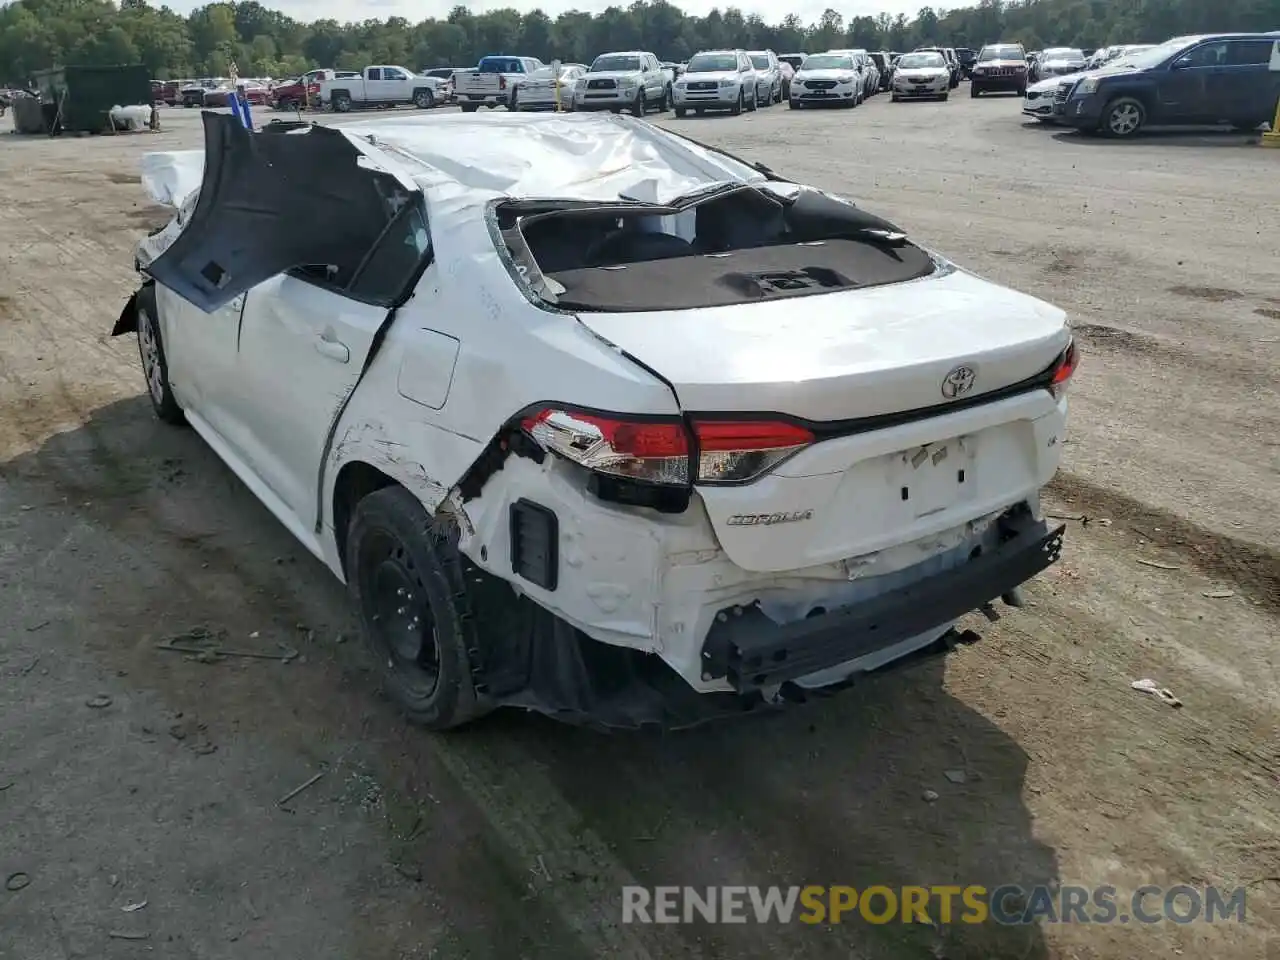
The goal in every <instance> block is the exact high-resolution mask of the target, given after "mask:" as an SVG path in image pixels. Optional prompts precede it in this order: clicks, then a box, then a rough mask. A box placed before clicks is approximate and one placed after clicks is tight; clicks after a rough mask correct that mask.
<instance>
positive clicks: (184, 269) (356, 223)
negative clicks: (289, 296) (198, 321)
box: [147, 113, 421, 311]
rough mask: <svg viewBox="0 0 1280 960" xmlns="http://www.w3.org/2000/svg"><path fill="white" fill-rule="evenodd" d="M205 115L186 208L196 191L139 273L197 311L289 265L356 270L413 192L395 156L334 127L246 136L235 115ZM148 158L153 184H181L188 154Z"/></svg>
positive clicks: (178, 187)
mask: <svg viewBox="0 0 1280 960" xmlns="http://www.w3.org/2000/svg"><path fill="white" fill-rule="evenodd" d="M203 120H204V133H205V150H204V166H203V174H202V178H201V183H200V187H199V190H198V191H196V192H188V193H186V194H185V196H184V199H183V201H182V202H183V204H184V209H185V205H186V204H187V203H189V202H190V199H191V197H193V196H194V197H195V198H196V199H195V204H194V207H193V208H192V209H191V210H190V214H189V218H188V219H187V221H186V223H185V225H181V228H180V230H179V232H178V235H177V236H176V237H172V239H171V241H170V242H168V244H167V246H166V247H165V249H164V250H163V252H162V253H160V254H159V255H158V256H155V257H154V259H153V260H152V261H151V262H150V263H149V264H148V267H147V272H148V273H150V274H151V276H152V277H154V278H155V279H156V280H157V281H158V282H160V283H162V284H164V285H165V286H166V287H168V288H169V289H171V290H173V291H174V292H175V293H177V294H179V295H180V296H181V297H182V298H183V299H185V300H187V301H189V302H191V303H193V304H195V305H196V306H198V307H200V309H202V310H205V311H213V310H217V309H219V308H220V307H222V306H224V305H226V304H227V303H229V302H230V301H231V300H233V299H235V298H236V297H237V296H239V295H240V294H242V293H245V292H246V291H247V290H249V289H251V288H252V287H254V286H256V285H257V284H259V283H261V282H262V281H264V280H267V279H269V278H270V277H273V276H276V275H278V274H281V273H284V272H285V271H286V270H290V269H292V268H294V267H299V266H303V265H308V264H312V265H320V266H324V265H330V264H335V265H339V266H341V265H347V266H350V267H353V268H354V266H355V265H356V264H358V262H359V261H360V259H361V258H362V257H363V256H364V254H365V252H366V251H367V250H369V249H370V248H371V247H372V245H373V244H374V243H375V242H376V241H377V239H378V237H379V236H380V235H381V234H382V232H383V230H384V229H385V227H386V224H387V223H388V222H389V221H390V219H391V218H392V217H393V216H394V215H395V213H396V212H397V211H399V210H400V209H402V208H403V207H404V205H405V204H406V203H408V202H409V200H410V198H411V197H412V196H415V195H418V194H419V193H420V192H421V191H420V188H419V187H418V186H417V185H416V184H415V183H414V182H413V181H412V180H411V179H409V178H408V177H406V176H403V175H401V174H400V173H399V172H398V170H397V169H396V167H397V166H398V165H397V164H395V163H394V161H392V162H390V163H380V162H378V161H377V160H376V159H374V158H373V157H369V156H367V155H366V154H365V151H366V149H367V148H368V144H367V143H366V142H363V141H360V140H358V139H353V138H351V137H349V136H347V135H345V134H344V133H342V132H341V131H339V130H337V129H334V128H330V127H321V126H314V127H310V128H307V129H304V130H300V131H297V132H296V133H285V134H279V133H273V134H253V133H251V132H249V131H248V130H246V129H245V128H244V127H242V126H241V125H239V124H238V123H235V122H234V119H233V118H228V117H225V116H219V115H217V114H213V113H205V114H204V115H203ZM151 162H152V170H153V174H154V175H153V177H152V180H153V184H154V185H155V186H156V187H157V189H160V188H161V186H162V184H165V181H172V182H171V184H166V185H169V186H170V187H171V189H170V193H171V194H173V195H175V196H177V195H182V191H183V190H184V189H185V188H187V187H189V181H190V174H189V170H190V162H189V160H187V161H182V160H180V159H177V158H171V162H170V163H169V164H168V165H167V166H166V165H165V164H164V163H162V162H161V160H160V159H159V158H152V161H151ZM188 228H190V229H188ZM153 252H154V251H153Z"/></svg>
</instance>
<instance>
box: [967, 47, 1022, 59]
mask: <svg viewBox="0 0 1280 960" xmlns="http://www.w3.org/2000/svg"><path fill="white" fill-rule="evenodd" d="M1024 57H1026V54H1025V53H1023V52H1022V48H1021V47H983V48H982V52H981V53H980V54H978V59H979V60H1022V59H1023V58H1024Z"/></svg>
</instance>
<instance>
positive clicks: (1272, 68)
mask: <svg viewBox="0 0 1280 960" xmlns="http://www.w3.org/2000/svg"><path fill="white" fill-rule="evenodd" d="M1268 70H1269V72H1270V73H1271V74H1273V75H1275V74H1277V73H1280V40H1277V41H1276V42H1275V43H1273V44H1272V45H1271V63H1270V65H1269V66H1268ZM1274 86H1275V85H1274V84H1272V88H1273V89H1274ZM1258 142H1259V143H1261V144H1262V145H1263V146H1264V147H1280V99H1277V100H1276V115H1275V116H1274V117H1272V118H1271V129H1270V130H1268V131H1267V132H1266V133H1264V134H1263V135H1262V139H1261V140H1259V141H1258Z"/></svg>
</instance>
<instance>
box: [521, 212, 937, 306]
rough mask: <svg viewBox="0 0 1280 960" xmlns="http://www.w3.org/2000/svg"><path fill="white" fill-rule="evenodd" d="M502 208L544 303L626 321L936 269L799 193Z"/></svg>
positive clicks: (900, 237)
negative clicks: (669, 203) (630, 315)
mask: <svg viewBox="0 0 1280 960" xmlns="http://www.w3.org/2000/svg"><path fill="white" fill-rule="evenodd" d="M515 210H516V205H508V208H507V209H505V210H504V209H503V208H502V207H501V206H500V207H499V210H498V225H499V229H500V230H501V231H502V236H503V239H504V240H505V241H506V245H507V250H508V252H509V253H510V254H511V256H512V258H513V260H514V261H515V263H516V266H517V272H518V274H519V275H520V276H521V277H523V278H524V282H525V283H527V284H528V287H529V289H530V290H531V291H532V292H533V294H534V295H535V296H536V297H538V298H539V299H541V300H543V301H544V302H546V303H548V304H549V305H551V306H554V307H557V308H559V309H563V310H574V311H583V312H605V313H626V312H639V311H648V310H684V309H694V308H698V307H716V306H730V305H734V304H743V303H752V302H757V301H761V300H777V299H784V298H790V297H800V296H808V295H813V294H820V293H831V292H835V291H838V290H850V289H860V288H869V287H876V286H882V285H884V284H890V283H900V282H903V281H907V280H914V279H917V278H919V277H923V276H926V275H928V274H930V273H932V272H933V271H934V270H935V269H936V267H935V264H934V262H933V260H932V258H930V256H929V255H928V254H927V253H925V251H923V250H922V249H920V248H919V247H917V246H916V245H915V244H913V243H911V242H910V241H908V240H907V238H906V236H905V235H904V234H903V233H902V232H901V231H900V230H899V229H898V228H897V227H895V226H894V225H893V224H891V223H888V222H887V221H884V220H881V219H880V218H879V217H876V216H873V215H871V214H868V213H867V212H866V211H863V210H860V209H859V208H857V207H855V206H853V205H852V204H848V203H844V202H842V201H839V200H835V199H833V198H831V197H828V196H826V195H825V194H822V193H820V192H818V191H815V190H808V189H802V190H801V191H800V193H799V194H798V195H797V196H796V197H795V198H794V199H793V200H787V201H781V200H779V199H778V198H777V197H775V196H774V195H773V194H771V193H766V192H764V191H761V190H758V189H755V188H754V187H743V188H741V189H738V190H733V191H730V192H726V193H723V194H720V195H717V196H714V197H712V198H710V199H707V200H704V201H702V202H699V203H694V204H688V205H685V206H678V207H677V208H657V209H656V210H654V209H646V208H643V207H640V208H637V207H635V206H631V207H622V206H618V207H605V206H600V207H585V208H584V207H576V208H574V209H564V210H559V211H556V210H552V211H545V212H539V213H535V214H533V215H529V216H521V215H519V214H518V213H517V212H515Z"/></svg>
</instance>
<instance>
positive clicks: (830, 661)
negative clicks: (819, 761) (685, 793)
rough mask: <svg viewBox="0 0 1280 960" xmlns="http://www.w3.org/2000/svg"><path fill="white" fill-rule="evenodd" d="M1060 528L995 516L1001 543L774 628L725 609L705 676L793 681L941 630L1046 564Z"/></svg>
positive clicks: (1058, 546)
mask: <svg viewBox="0 0 1280 960" xmlns="http://www.w3.org/2000/svg"><path fill="white" fill-rule="evenodd" d="M1064 530H1065V526H1062V525H1059V526H1057V527H1054V528H1052V529H1051V528H1050V527H1049V526H1048V525H1047V524H1046V523H1045V522H1044V521H1041V520H1035V519H1033V518H1032V517H1031V516H1030V514H1029V513H1022V514H1019V515H1017V516H1011V517H1006V518H1004V519H1002V520H1001V542H1000V544H999V545H998V546H997V547H996V548H994V549H992V550H989V551H987V552H986V553H984V554H981V555H980V556H977V557H975V558H973V559H971V560H969V561H968V562H967V563H965V564H963V565H962V566H960V567H957V568H955V569H952V570H949V571H947V572H945V573H939V574H936V575H934V576H932V577H929V578H927V579H925V580H921V581H918V582H916V583H914V584H911V585H910V586H907V587H904V588H902V589H900V590H896V591H893V592H891V593H888V594H885V595H883V596H879V597H876V598H875V599H873V600H870V601H867V602H865V603H861V604H855V605H854V606H851V607H846V608H843V609H839V610H833V611H831V612H828V613H824V614H821V615H818V616H811V617H809V618H808V619H805V620H801V621H798V622H796V623H790V624H786V625H781V626H780V625H778V624H776V623H774V622H773V621H771V620H770V619H769V618H768V617H766V616H765V615H764V614H763V613H762V612H761V611H760V610H759V609H758V608H755V607H753V608H750V609H747V610H742V609H738V610H731V611H725V612H724V614H723V615H722V617H717V620H716V623H715V624H714V625H713V626H712V628H711V630H710V631H708V633H707V638H706V640H705V642H704V643H703V647H702V659H703V669H704V673H705V674H706V675H708V676H710V677H713V678H725V679H726V680H728V682H729V683H730V685H731V686H732V687H733V688H734V690H736V691H737V692H738V693H740V694H742V693H750V692H753V691H758V690H761V689H763V688H766V687H769V686H771V685H775V684H780V683H785V682H787V681H791V680H798V679H801V678H803V677H806V676H809V675H811V674H815V673H818V672H820V671H823V670H827V669H829V668H832V667H837V666H840V665H841V664H845V663H850V662H852V661H855V660H857V659H859V658H862V657H869V656H871V655H873V654H876V653H878V652H880V651H882V650H885V649H887V648H889V647H891V646H893V645H894V644H897V643H900V642H902V641H904V640H907V639H909V638H911V637H914V636H918V635H921V634H924V633H927V632H928V631H930V630H932V629H935V628H939V627H945V626H946V625H947V624H948V623H951V622H952V621H954V620H956V619H958V618H959V617H961V616H963V615H964V614H966V613H969V612H971V611H973V610H976V609H978V608H980V607H982V606H984V605H986V604H987V603H990V602H991V601H992V600H995V599H997V598H999V597H1001V596H1003V595H1005V594H1007V593H1009V592H1010V591H1012V590H1013V589H1014V588H1015V587H1017V586H1019V585H1020V584H1022V583H1025V582H1026V581H1027V580H1029V579H1031V578H1032V577H1034V576H1035V575H1036V574H1038V573H1040V572H1041V571H1042V570H1045V569H1046V568H1048V567H1049V566H1050V565H1051V564H1053V563H1054V562H1055V561H1056V560H1057V559H1058V557H1059V555H1060V553H1061V550H1062V540H1063V531H1064Z"/></svg>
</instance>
